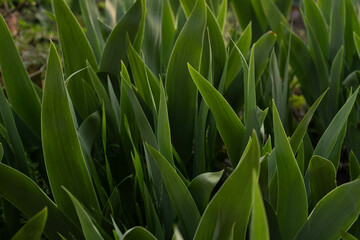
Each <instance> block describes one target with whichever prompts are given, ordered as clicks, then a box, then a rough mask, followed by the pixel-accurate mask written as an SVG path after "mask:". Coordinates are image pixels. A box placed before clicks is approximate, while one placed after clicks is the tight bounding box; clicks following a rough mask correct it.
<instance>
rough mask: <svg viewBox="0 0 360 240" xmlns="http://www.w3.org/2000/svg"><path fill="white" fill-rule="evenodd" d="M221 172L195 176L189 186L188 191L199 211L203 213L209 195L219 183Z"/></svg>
mask: <svg viewBox="0 0 360 240" xmlns="http://www.w3.org/2000/svg"><path fill="white" fill-rule="evenodd" d="M222 174H223V171H219V172H207V173H203V174H200V175H198V176H196V177H195V178H194V179H193V180H192V181H191V182H190V184H189V186H188V189H189V191H190V193H191V195H192V197H193V199H194V201H195V203H196V205H197V207H198V209H199V211H200V213H203V212H204V210H205V208H206V206H207V205H208V203H209V201H210V196H211V193H212V191H213V189H214V187H215V185H216V184H217V183H218V182H219V180H220V178H221V176H222Z"/></svg>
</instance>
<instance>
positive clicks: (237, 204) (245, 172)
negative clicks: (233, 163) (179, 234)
mask: <svg viewBox="0 0 360 240" xmlns="http://www.w3.org/2000/svg"><path fill="white" fill-rule="evenodd" d="M259 162H260V150H259V143H258V141H257V137H256V133H255V132H253V135H252V138H250V140H249V143H248V145H247V147H246V148H245V151H244V154H243V155H242V157H241V160H240V162H239V164H238V165H237V167H236V168H235V169H234V171H233V172H232V173H231V175H230V176H229V178H228V179H227V180H226V182H225V183H224V184H223V185H222V187H221V188H220V189H219V191H218V192H217V193H216V195H215V196H214V197H213V199H212V200H211V202H210V203H209V205H208V206H207V208H206V209H205V212H204V214H203V216H202V218H201V221H200V224H199V226H198V229H197V231H196V234H195V237H194V239H195V240H202V239H217V238H221V237H223V236H228V235H229V234H230V233H231V232H232V228H233V226H234V229H233V236H234V237H233V239H245V233H246V228H247V225H248V221H249V217H250V212H251V205H252V201H253V185H254V184H255V182H254V180H253V174H255V176H256V177H255V179H257V177H258V173H259Z"/></svg>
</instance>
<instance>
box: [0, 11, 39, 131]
mask: <svg viewBox="0 0 360 240" xmlns="http://www.w3.org/2000/svg"><path fill="white" fill-rule="evenodd" d="M0 36H1V37H0V46H2V47H1V51H0V68H1V74H2V78H3V80H4V84H5V88H6V93H7V96H8V99H9V102H10V103H11V106H12V108H13V109H14V110H15V112H16V113H17V114H18V115H19V117H20V118H21V119H22V120H23V121H24V122H25V123H26V125H28V126H29V127H30V129H31V130H32V131H33V132H34V134H35V135H36V136H37V137H39V138H40V128H41V126H40V122H41V120H40V116H41V105H40V99H39V97H38V95H37V94H36V92H35V89H34V87H33V85H32V83H31V80H30V78H29V76H28V74H27V72H26V69H25V67H24V65H23V63H22V62H21V58H20V55H19V53H18V52H17V50H16V47H15V43H14V41H13V39H12V37H11V33H10V31H9V29H8V28H7V25H6V23H5V20H4V18H3V17H2V16H0Z"/></svg>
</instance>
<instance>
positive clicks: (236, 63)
mask: <svg viewBox="0 0 360 240" xmlns="http://www.w3.org/2000/svg"><path fill="white" fill-rule="evenodd" d="M251 26H252V25H251V23H249V25H248V26H247V27H246V28H245V29H244V31H243V32H242V34H241V36H240V38H239V39H238V40H237V41H236V46H237V47H238V49H239V50H240V52H241V53H242V54H243V55H244V56H246V54H247V52H248V51H249V48H250V45H251V37H252V31H251ZM238 49H237V48H236V47H234V48H233V49H232V50H231V51H230V55H229V58H228V67H227V72H226V81H225V89H228V87H229V86H230V84H231V83H232V81H233V80H234V78H235V77H236V75H237V74H238V73H239V71H240V70H241V68H242V67H243V66H242V63H241V56H240V53H239V50H238Z"/></svg>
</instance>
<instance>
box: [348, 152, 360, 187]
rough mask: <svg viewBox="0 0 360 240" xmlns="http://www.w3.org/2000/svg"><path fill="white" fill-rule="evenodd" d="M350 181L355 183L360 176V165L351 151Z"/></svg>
mask: <svg viewBox="0 0 360 240" xmlns="http://www.w3.org/2000/svg"><path fill="white" fill-rule="evenodd" d="M349 170H350V181H354V180H355V179H357V178H358V177H359V175H360V164H359V161H358V160H357V158H356V156H355V154H354V152H353V151H352V150H351V152H350V157H349Z"/></svg>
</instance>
